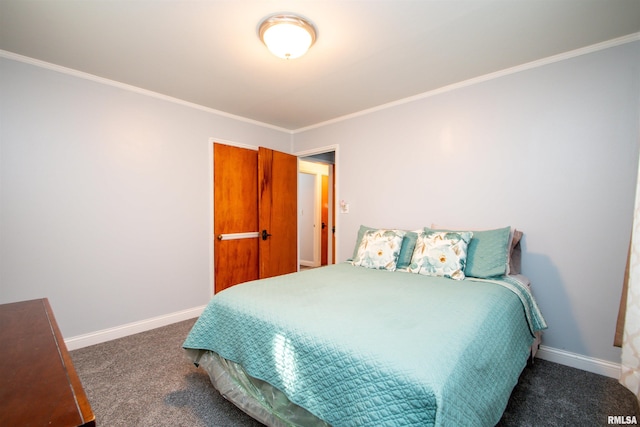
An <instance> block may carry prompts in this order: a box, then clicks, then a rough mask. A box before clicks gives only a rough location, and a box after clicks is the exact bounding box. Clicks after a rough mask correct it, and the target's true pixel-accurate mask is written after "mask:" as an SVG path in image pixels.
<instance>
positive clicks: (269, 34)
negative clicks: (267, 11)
mask: <svg viewBox="0 0 640 427" xmlns="http://www.w3.org/2000/svg"><path fill="white" fill-rule="evenodd" d="M259 32H260V39H261V40H262V42H263V43H264V44H265V45H266V46H267V48H268V49H269V50H270V51H271V53H273V54H274V55H276V56H277V57H279V58H283V59H294V58H298V57H300V56H302V55H304V54H305V53H306V52H307V50H308V49H309V48H310V47H311V45H313V43H314V42H315V41H316V31H315V28H314V27H313V25H311V24H310V23H309V22H308V21H306V20H304V19H302V18H300V17H297V16H294V15H275V16H272V17H270V18H267V19H265V20H264V21H262V23H261V24H260V30H259Z"/></svg>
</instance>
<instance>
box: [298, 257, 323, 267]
mask: <svg viewBox="0 0 640 427" xmlns="http://www.w3.org/2000/svg"><path fill="white" fill-rule="evenodd" d="M300 265H303V266H305V267H320V264H318V263H316V262H315V261H307V260H304V259H301V260H300Z"/></svg>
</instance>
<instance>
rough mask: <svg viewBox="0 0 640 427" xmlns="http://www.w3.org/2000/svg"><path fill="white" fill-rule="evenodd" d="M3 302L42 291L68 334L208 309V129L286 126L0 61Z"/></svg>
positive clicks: (281, 143)
mask: <svg viewBox="0 0 640 427" xmlns="http://www.w3.org/2000/svg"><path fill="white" fill-rule="evenodd" d="M0 76H1V78H0V120H1V121H2V122H1V130H0V303H6V302H13V301H19V300H25V299H34V298H42V297H48V298H49V300H50V302H51V305H52V307H53V310H54V312H55V314H56V318H57V320H58V323H59V325H60V328H61V330H62V333H63V335H64V336H65V338H68V337H74V336H77V335H81V334H86V333H90V332H95V331H100V330H103V329H107V328H112V327H118V326H120V325H124V324H128V323H132V322H137V321H141V320H144V319H149V318H153V317H156V316H163V315H167V314H170V313H174V312H178V311H181V310H186V309H192V308H194V307H198V306H201V305H204V304H206V303H207V301H208V300H209V297H210V295H211V292H212V290H211V279H210V270H211V268H210V264H211V254H210V249H209V248H210V242H211V233H212V231H211V224H212V219H211V203H212V202H211V191H212V189H211V188H212V187H211V178H210V174H211V168H212V160H211V151H210V150H211V148H210V143H209V138H210V137H216V138H220V139H223V140H229V141H234V142H238V143H244V144H249V145H254V146H258V145H262V146H265V147H269V148H273V149H277V150H280V151H285V152H290V151H291V135H290V134H289V133H288V132H282V131H278V130H274V129H272V128H268V127H264V126H258V125H255V124H252V123H248V122H246V121H241V120H234V119H232V118H228V117H224V116H221V115H219V114H213V113H212V112H207V111H203V110H201V109H197V108H192V107H189V106H185V105H181V104H178V103H174V102H169V101H167V100H163V99H159V98H157V97H153V96H147V95H145V94H140V93H137V92H133V91H130V90H124V89H122V88H119V87H115V86H113V85H109V84H102V83H99V82H95V81H91V80H87V79H84V78H78V77H75V76H73V75H69V74H63V73H59V72H56V71H52V70H49V69H45V68H41V67H36V66H33V65H29V64H26V63H22V62H17V61H13V60H9V59H0Z"/></svg>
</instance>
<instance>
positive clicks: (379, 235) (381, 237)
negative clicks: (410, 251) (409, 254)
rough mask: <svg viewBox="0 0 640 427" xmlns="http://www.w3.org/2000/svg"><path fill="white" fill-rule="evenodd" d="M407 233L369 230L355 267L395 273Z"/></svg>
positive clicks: (355, 260) (359, 249)
mask: <svg viewBox="0 0 640 427" xmlns="http://www.w3.org/2000/svg"><path fill="white" fill-rule="evenodd" d="M404 235H405V232H404V231H400V230H385V229H380V230H368V231H366V232H365V233H364V235H363V236H362V241H361V242H360V246H359V247H358V253H357V254H356V256H355V258H354V259H353V261H352V264H353V265H355V266H360V267H366V268H373V269H377V270H389V271H395V270H396V266H397V263H398V256H399V255H400V248H401V247H402V240H403V239H404Z"/></svg>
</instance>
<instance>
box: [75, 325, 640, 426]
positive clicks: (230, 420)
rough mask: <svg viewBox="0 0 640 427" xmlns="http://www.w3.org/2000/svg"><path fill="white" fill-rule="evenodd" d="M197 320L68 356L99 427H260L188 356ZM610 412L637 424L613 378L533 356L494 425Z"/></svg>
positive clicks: (566, 422) (580, 421) (589, 418)
mask: <svg viewBox="0 0 640 427" xmlns="http://www.w3.org/2000/svg"><path fill="white" fill-rule="evenodd" d="M194 321H195V319H192V320H187V321H184V322H180V323H176V324H173V325H169V326H166V327H163V328H158V329H155V330H152V331H148V332H143V333H141V334H136V335H132V336H129V337H126V338H121V339H118V340H113V341H109V342H106V343H102V344H97V345H94V346H90V347H85V348H82V349H79V350H74V351H72V352H70V353H71V358H72V360H73V363H74V365H75V367H76V370H77V372H78V375H79V376H80V379H81V381H82V384H83V386H84V388H85V391H86V392H87V395H88V397H89V401H90V402H91V406H92V407H93V411H94V413H95V414H96V422H97V424H98V426H103V427H118V426H123V427H130V426H154V427H158V426H189V427H197V426H215V427H235V426H238V427H239V426H243V427H244V426H249V427H251V426H261V424H260V423H258V422H256V421H255V420H253V419H252V418H250V417H249V416H247V415H245V414H244V413H243V412H242V411H241V410H239V409H238V408H236V407H235V406H234V405H233V404H232V403H229V402H227V401H226V400H225V399H224V398H222V397H221V396H220V395H219V394H218V392H217V391H216V390H215V389H214V388H213V386H212V385H211V382H210V381H209V377H208V376H207V374H206V373H205V372H204V371H203V370H202V369H197V368H196V367H194V366H193V365H192V364H191V363H190V362H189V361H188V360H187V359H186V357H185V355H184V350H182V348H181V345H182V342H183V341H184V339H185V337H186V335H187V333H188V332H189V330H190V328H191V326H192V325H193V323H194ZM609 415H623V416H626V415H629V416H632V415H635V416H636V418H637V419H638V421H640V411H639V409H638V403H637V400H636V398H635V396H634V395H633V394H632V393H631V392H630V391H628V390H627V389H625V388H624V387H622V386H621V385H620V384H618V382H617V381H616V380H614V379H612V378H608V377H604V376H601V375H596V374H592V373H589V372H585V371H581V370H579V369H574V368H569V367H566V366H563V365H558V364H556V363H552V362H547V361H545V360H540V359H536V362H535V363H534V364H533V365H532V366H528V367H527V368H526V369H525V370H524V372H523V373H522V376H521V378H520V381H519V383H518V385H517V386H516V388H515V389H514V391H513V394H512V396H511V399H510V400H509V404H508V406H507V409H506V410H505V413H504V416H503V417H502V420H501V421H500V423H499V424H498V425H499V426H502V427H505V426H531V427H534V426H535V427H541V426H606V425H608V419H607V417H608V416H609ZM456 427H458V426H456Z"/></svg>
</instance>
